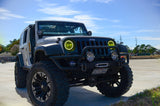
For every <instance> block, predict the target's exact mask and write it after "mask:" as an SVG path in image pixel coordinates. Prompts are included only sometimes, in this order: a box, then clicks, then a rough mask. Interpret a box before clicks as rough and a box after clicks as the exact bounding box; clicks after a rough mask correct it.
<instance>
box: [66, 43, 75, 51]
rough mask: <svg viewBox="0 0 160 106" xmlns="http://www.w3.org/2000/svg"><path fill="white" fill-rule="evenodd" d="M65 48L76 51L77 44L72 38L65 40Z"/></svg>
mask: <svg viewBox="0 0 160 106" xmlns="http://www.w3.org/2000/svg"><path fill="white" fill-rule="evenodd" d="M64 48H65V49H66V50H67V51H74V49H75V44H74V42H73V41H72V40H66V41H65V42H64Z"/></svg>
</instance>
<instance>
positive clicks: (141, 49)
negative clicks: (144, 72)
mask: <svg viewBox="0 0 160 106" xmlns="http://www.w3.org/2000/svg"><path fill="white" fill-rule="evenodd" d="M156 50H157V49H156V48H154V47H153V46H151V45H149V44H148V45H145V44H142V45H137V46H136V47H135V48H134V49H133V53H134V54H138V55H149V54H153V53H154V52H156Z"/></svg>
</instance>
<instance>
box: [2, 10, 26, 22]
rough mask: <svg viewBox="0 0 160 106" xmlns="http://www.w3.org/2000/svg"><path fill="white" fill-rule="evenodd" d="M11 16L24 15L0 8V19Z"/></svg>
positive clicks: (10, 17)
mask: <svg viewBox="0 0 160 106" xmlns="http://www.w3.org/2000/svg"><path fill="white" fill-rule="evenodd" d="M12 18H25V17H24V16H21V15H17V14H13V13H11V12H10V11H9V10H6V9H4V8H0V19H1V20H7V19H12Z"/></svg>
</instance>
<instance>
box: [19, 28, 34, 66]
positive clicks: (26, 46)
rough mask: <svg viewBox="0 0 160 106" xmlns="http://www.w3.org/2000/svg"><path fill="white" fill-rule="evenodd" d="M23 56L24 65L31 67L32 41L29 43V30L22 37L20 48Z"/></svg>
mask: <svg viewBox="0 0 160 106" xmlns="http://www.w3.org/2000/svg"><path fill="white" fill-rule="evenodd" d="M20 49H21V51H22V55H23V61H24V65H25V67H27V68H30V67H31V62H30V41H29V29H28V28H27V29H26V30H25V31H24V33H23V37H22V45H21V46H20Z"/></svg>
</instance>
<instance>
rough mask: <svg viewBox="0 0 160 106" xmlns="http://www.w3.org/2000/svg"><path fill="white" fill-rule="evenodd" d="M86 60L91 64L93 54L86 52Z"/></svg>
mask: <svg viewBox="0 0 160 106" xmlns="http://www.w3.org/2000/svg"><path fill="white" fill-rule="evenodd" d="M86 58H87V60H88V61H89V62H92V61H93V60H94V58H95V56H94V53H92V52H87V53H86Z"/></svg>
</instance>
